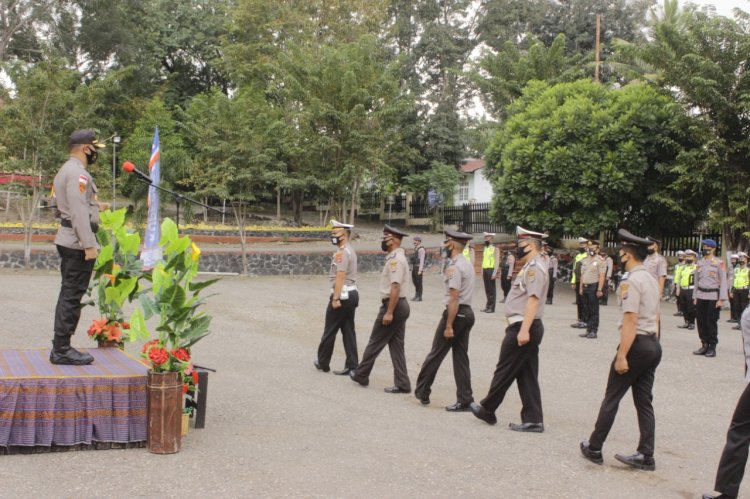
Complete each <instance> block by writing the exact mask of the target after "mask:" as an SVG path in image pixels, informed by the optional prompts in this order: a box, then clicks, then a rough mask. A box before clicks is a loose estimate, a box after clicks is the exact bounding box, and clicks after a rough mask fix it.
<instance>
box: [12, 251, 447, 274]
mask: <svg viewBox="0 0 750 499" xmlns="http://www.w3.org/2000/svg"><path fill="white" fill-rule="evenodd" d="M247 258H248V274H249V275H327V274H328V271H329V269H330V266H331V253H276V252H251V253H248V254H247ZM384 260H385V254H384V253H381V252H361V253H357V263H358V270H359V272H361V273H367V272H380V271H381V270H382V268H383V262H384ZM438 263H439V261H438V260H437V259H435V258H434V255H431V254H429V253H428V255H427V260H426V266H427V268H428V270H431V271H437V270H439V269H438V266H439V265H438ZM0 268H2V269H22V268H24V265H23V250H7V249H2V248H0ZM31 268H32V269H38V270H58V269H59V268H60V259H59V257H58V255H57V252H56V251H55V250H53V249H50V250H34V251H32V252H31ZM200 270H201V271H203V272H229V273H242V253H240V252H203V254H202V255H201V265H200Z"/></svg>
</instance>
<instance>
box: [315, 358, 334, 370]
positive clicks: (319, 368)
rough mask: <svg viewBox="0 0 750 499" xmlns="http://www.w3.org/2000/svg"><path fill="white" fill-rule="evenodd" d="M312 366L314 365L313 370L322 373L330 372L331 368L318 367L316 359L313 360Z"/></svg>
mask: <svg viewBox="0 0 750 499" xmlns="http://www.w3.org/2000/svg"><path fill="white" fill-rule="evenodd" d="M313 364H315V369H317V370H318V371H323V372H324V373H327V372H328V371H330V370H331V368H330V367H328V366H326V367H322V366H321V365H320V362H318V359H315V360H314V361H313Z"/></svg>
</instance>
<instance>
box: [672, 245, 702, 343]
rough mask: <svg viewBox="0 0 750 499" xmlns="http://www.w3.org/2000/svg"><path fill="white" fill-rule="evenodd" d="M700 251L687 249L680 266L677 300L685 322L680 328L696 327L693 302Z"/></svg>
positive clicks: (691, 328)
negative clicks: (696, 267) (696, 262)
mask: <svg viewBox="0 0 750 499" xmlns="http://www.w3.org/2000/svg"><path fill="white" fill-rule="evenodd" d="M697 257H698V253H696V252H695V251H693V250H691V249H689V250H685V260H684V262H683V265H682V267H681V268H680V282H679V283H677V301H678V303H679V304H680V310H682V317H683V319H685V323H684V324H683V325H681V326H677V327H678V328H680V329H690V330H693V329H695V305H694V304H693V290H694V289H695V260H696V258H697Z"/></svg>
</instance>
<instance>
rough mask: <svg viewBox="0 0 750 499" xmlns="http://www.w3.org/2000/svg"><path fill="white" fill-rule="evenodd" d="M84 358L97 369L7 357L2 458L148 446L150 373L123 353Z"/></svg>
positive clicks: (40, 354) (2, 367) (17, 353)
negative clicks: (39, 453)
mask: <svg viewBox="0 0 750 499" xmlns="http://www.w3.org/2000/svg"><path fill="white" fill-rule="evenodd" d="M84 351H87V352H88V353H90V354H91V355H93V356H94V363H93V364H91V365H88V366H57V365H53V364H51V363H50V362H49V352H50V351H49V349H33V350H0V454H10V453H31V452H48V451H55V450H70V449H102V448H125V447H142V446H144V445H145V442H146V429H147V424H146V405H147V397H146V373H147V371H148V367H147V366H145V365H143V364H142V363H141V362H139V361H138V360H137V359H135V358H133V357H130V356H129V355H127V354H126V353H125V352H123V351H121V350H119V349H118V348H92V349H87V350H84Z"/></svg>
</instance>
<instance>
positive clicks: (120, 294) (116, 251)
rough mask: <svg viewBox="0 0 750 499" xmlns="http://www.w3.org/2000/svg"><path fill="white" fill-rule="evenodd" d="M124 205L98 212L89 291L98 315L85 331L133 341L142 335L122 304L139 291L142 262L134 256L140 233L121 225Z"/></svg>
mask: <svg viewBox="0 0 750 499" xmlns="http://www.w3.org/2000/svg"><path fill="white" fill-rule="evenodd" d="M125 214H126V209H125V208H123V209H120V210H117V211H114V212H113V211H110V210H107V211H104V212H102V213H100V219H101V223H100V226H99V231H98V232H97V235H96V236H97V239H98V241H99V245H100V246H101V251H100V252H99V255H98V256H97V259H96V264H95V265H94V279H93V281H92V285H91V287H90V288H89V294H90V295H91V296H92V297H94V301H95V303H96V307H97V309H98V310H99V313H100V315H101V319H99V320H94V322H93V324H92V325H91V327H90V328H89V330H88V334H89V336H90V337H91V338H92V339H95V340H107V341H115V342H117V343H119V344H122V343H123V342H124V341H134V340H136V339H138V338H139V337H140V338H148V336H145V337H143V336H142V335H141V334H140V333H141V332H140V331H135V330H132V329H130V325H129V324H128V323H127V322H125V320H124V319H125V317H124V312H123V306H124V305H125V302H131V301H133V300H134V299H136V297H137V296H138V294H139V280H140V279H141V277H143V263H142V262H141V260H140V259H139V258H138V250H139V248H140V245H141V237H140V236H139V235H138V233H137V232H130V231H128V229H127V228H126V226H125Z"/></svg>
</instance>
